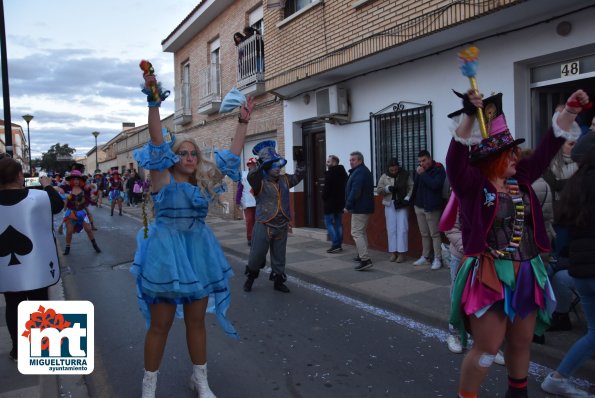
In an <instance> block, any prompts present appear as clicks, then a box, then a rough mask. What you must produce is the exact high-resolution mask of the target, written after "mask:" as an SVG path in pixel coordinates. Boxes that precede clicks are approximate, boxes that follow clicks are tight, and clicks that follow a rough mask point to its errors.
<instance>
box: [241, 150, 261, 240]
mask: <svg viewBox="0 0 595 398" xmlns="http://www.w3.org/2000/svg"><path fill="white" fill-rule="evenodd" d="M256 164H257V162H256V158H250V159H248V162H246V167H247V168H248V170H245V171H243V172H242V179H241V180H240V182H238V192H237V195H236V205H238V206H240V208H241V209H242V210H243V211H244V220H245V222H246V239H248V246H251V245H252V230H253V229H254V220H255V217H256V199H255V198H254V195H252V192H251V191H252V187H250V183H249V182H248V173H249V172H250V171H252V170H253V169H254V168H255V167H256Z"/></svg>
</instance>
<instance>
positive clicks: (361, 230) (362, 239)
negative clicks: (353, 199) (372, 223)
mask: <svg viewBox="0 0 595 398" xmlns="http://www.w3.org/2000/svg"><path fill="white" fill-rule="evenodd" d="M369 218H370V215H369V214H351V236H352V237H353V240H354V241H355V247H356V249H357V254H358V256H359V258H360V259H361V260H362V261H365V260H369V259H370V255H369V254H368V233H367V232H366V228H367V227H368V219H369Z"/></svg>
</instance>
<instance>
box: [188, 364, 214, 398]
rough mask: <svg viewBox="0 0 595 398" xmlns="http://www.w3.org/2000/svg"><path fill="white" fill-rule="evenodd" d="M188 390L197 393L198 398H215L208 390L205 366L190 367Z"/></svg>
mask: <svg viewBox="0 0 595 398" xmlns="http://www.w3.org/2000/svg"><path fill="white" fill-rule="evenodd" d="M190 388H191V389H192V390H193V391H196V392H198V397H199V398H217V397H216V396H215V394H213V391H211V389H210V388H209V382H208V381H207V364H206V363H205V364H204V365H192V377H190Z"/></svg>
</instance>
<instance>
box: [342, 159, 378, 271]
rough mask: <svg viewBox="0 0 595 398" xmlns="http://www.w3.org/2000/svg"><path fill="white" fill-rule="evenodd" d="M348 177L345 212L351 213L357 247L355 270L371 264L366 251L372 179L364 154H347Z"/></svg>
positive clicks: (371, 201) (372, 188)
mask: <svg viewBox="0 0 595 398" xmlns="http://www.w3.org/2000/svg"><path fill="white" fill-rule="evenodd" d="M349 165H350V166H351V170H349V179H348V180H347V186H346V187H345V209H344V210H343V211H344V212H345V213H351V236H352V237H353V240H354V241H355V247H356V248H357V253H358V255H357V257H355V258H354V259H353V261H355V262H358V263H359V264H358V265H357V266H356V267H355V270H356V271H364V270H366V269H368V268H371V267H372V266H373V264H372V260H371V259H370V255H369V253H368V235H367V232H366V228H367V227H368V219H369V217H370V214H372V213H374V180H373V177H372V173H371V172H370V169H368V168H367V167H366V165H365V164H364V155H362V153H361V152H359V151H355V152H351V154H349Z"/></svg>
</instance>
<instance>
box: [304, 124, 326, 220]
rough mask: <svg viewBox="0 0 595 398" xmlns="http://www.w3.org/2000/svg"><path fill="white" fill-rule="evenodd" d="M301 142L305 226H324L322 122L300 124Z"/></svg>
mask: <svg viewBox="0 0 595 398" xmlns="http://www.w3.org/2000/svg"><path fill="white" fill-rule="evenodd" d="M302 134H303V137H302V142H303V143H304V157H305V160H306V165H307V169H306V178H305V179H304V192H305V194H306V198H305V199H306V227H311V228H325V226H324V206H323V203H322V190H323V188H324V172H325V171H326V132H325V130H324V123H309V124H308V125H306V124H305V123H304V125H302Z"/></svg>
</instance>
